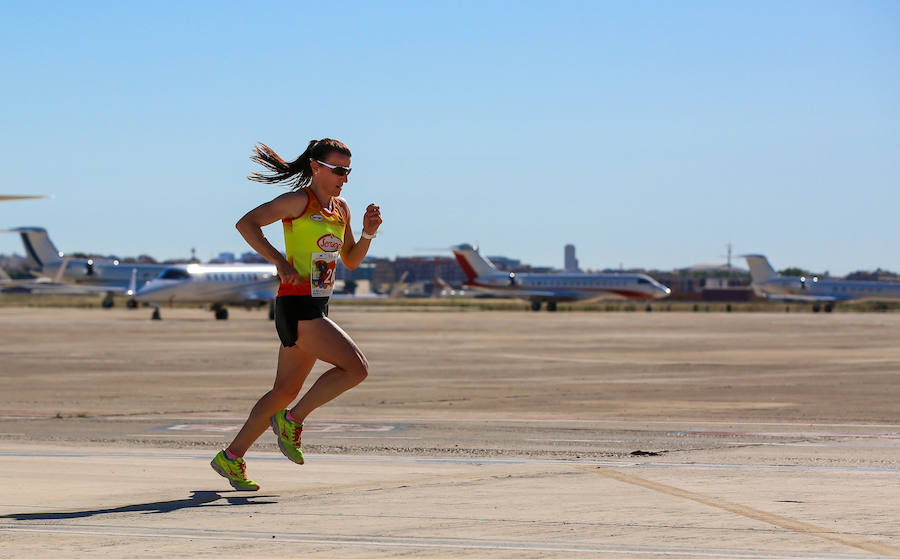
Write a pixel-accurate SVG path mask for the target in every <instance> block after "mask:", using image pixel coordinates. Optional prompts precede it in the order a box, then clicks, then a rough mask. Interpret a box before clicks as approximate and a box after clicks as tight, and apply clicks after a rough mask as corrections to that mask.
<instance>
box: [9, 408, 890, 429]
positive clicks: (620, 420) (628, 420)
mask: <svg viewBox="0 0 900 559" xmlns="http://www.w3.org/2000/svg"><path fill="white" fill-rule="evenodd" d="M198 413H200V412H198ZM54 418H56V414H55V413H40V414H37V413H25V412H21V413H20V412H0V420H9V419H19V420H22V419H26V420H35V419H54ZM246 418H247V417H246V416H245V415H230V416H223V415H218V416H217V415H185V414H183V413H182V414H180V415H167V414H165V413H160V414H142V415H127V416H126V415H90V416H86V417H80V418H78V419H79V420H84V419H88V420H91V419H94V420H98V419H99V420H104V421H123V422H124V421H147V420H155V421H166V422H168V421H238V422H243V421H244V420H245V419H246ZM331 421H333V422H335V423H345V424H354V423H357V422H359V418H352V419H344V418H333V419H331ZM365 422H366V423H365V424H382V423H388V424H390V423H408V424H411V425H412V426H418V425H428V424H432V423H577V424H626V425H629V426H633V425H634V424H635V423H643V424H654V425H673V424H692V425H739V426H744V425H746V426H768V427H776V426H777V427H844V428H859V429H869V428H872V429H900V423H827V422H826V423H816V422H809V421H750V420H744V419H735V420H715V419H712V420H711V419H704V418H691V417H688V418H672V419H660V418H658V417H654V418H644V417H605V418H597V419H587V418H573V419H566V418H552V417H537V418H520V417H507V418H502V417H501V418H498V417H476V418H462V417H456V418H454V417H443V418H441V417H438V418H422V417H367V418H366V419H365Z"/></svg>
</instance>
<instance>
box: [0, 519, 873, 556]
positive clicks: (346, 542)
mask: <svg viewBox="0 0 900 559" xmlns="http://www.w3.org/2000/svg"><path fill="white" fill-rule="evenodd" d="M0 531H5V532H20V533H29V532H31V533H46V534H57V535H59V534H70V535H80V536H103V537H111V536H115V537H132V538H135V537H137V538H157V539H158V538H179V539H191V540H194V539H197V540H214V541H254V542H270V543H273V544H276V545H278V544H284V543H305V544H317V545H334V546H359V547H369V548H377V547H388V548H396V547H399V548H429V549H456V550H465V549H472V550H475V549H481V550H491V551H530V552H535V551H542V552H555V553H565V552H580V553H597V554H610V553H615V554H620V555H638V556H641V555H644V556H646V555H676V556H695V557H696V556H700V557H726V558H746V559H813V558H817V559H870V558H871V556H869V555H866V556H861V555H848V554H839V553H804V552H792V551H772V552H766V551H750V550H726V549H701V548H687V547H642V546H621V545H602V544H596V543H578V542H565V543H558V544H553V543H547V542H546V541H521V540H502V539H477V538H446V537H445V538H441V537H419V538H414V537H390V536H377V537H373V536H368V535H353V534H348V535H343V536H335V535H322V534H297V533H287V534H283V533H279V534H277V535H272V534H270V533H259V532H238V531H235V530H229V531H227V532H226V531H215V530H187V529H176V528H162V527H154V528H130V527H118V526H110V527H103V526H97V527H86V526H83V525H65V524H56V525H53V526H49V525H41V526H20V525H14V524H10V523H0Z"/></svg>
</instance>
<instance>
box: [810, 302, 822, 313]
mask: <svg viewBox="0 0 900 559" xmlns="http://www.w3.org/2000/svg"><path fill="white" fill-rule="evenodd" d="M812 309H813V312H819V310H820V309H821V307H820V306H819V303H813V306H812Z"/></svg>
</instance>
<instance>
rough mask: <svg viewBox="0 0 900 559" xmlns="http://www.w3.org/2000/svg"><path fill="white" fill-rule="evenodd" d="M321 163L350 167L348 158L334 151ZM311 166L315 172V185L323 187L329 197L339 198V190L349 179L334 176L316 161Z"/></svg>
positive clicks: (347, 177)
mask: <svg viewBox="0 0 900 559" xmlns="http://www.w3.org/2000/svg"><path fill="white" fill-rule="evenodd" d="M322 161H324V162H325V163H328V164H329V165H340V166H341V167H349V166H350V158H349V157H347V156H346V155H343V154H341V153H337V152H335V151H333V152H331V153H330V154H328V156H327V157H326V158H325V159H323V160H322ZM312 166H313V168H314V169H315V171H316V183H317V184H319V185H320V186H321V187H323V189H324V190H325V192H326V193H327V194H328V195H329V196H340V195H341V188H343V186H344V184H346V182H347V180H348V179H349V178H350V177H349V176H347V175H345V176H340V175H336V174H335V173H334V172H332V170H331V169H329V168H328V167H326V166H325V165H320V164H319V163H318V162H317V161H313V162H312Z"/></svg>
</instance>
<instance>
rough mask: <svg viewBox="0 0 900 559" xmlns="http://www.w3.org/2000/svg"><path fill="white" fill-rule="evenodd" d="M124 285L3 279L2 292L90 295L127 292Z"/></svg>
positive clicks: (0, 287) (1, 282)
mask: <svg viewBox="0 0 900 559" xmlns="http://www.w3.org/2000/svg"><path fill="white" fill-rule="evenodd" d="M125 292H126V289H125V288H124V287H100V286H95V285H71V284H66V283H59V282H54V281H36V280H3V281H0V293H33V294H35V295H90V294H94V293H125Z"/></svg>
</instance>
